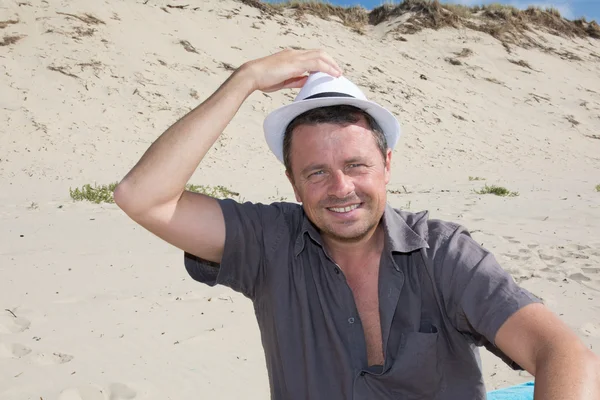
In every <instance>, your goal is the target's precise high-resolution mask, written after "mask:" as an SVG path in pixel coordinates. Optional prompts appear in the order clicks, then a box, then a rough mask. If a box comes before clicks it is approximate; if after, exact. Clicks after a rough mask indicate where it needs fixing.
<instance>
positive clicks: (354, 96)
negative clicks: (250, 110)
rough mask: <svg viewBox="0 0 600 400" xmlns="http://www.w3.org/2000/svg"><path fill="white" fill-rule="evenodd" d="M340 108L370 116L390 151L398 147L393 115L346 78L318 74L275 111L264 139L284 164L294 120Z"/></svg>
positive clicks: (271, 115)
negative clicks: (285, 138)
mask: <svg viewBox="0 0 600 400" xmlns="http://www.w3.org/2000/svg"><path fill="white" fill-rule="evenodd" d="M340 104H345V105H351V106H355V107H358V108H360V109H362V110H364V111H365V112H367V113H368V114H369V115H371V116H372V117H373V119H375V121H377V123H378V124H379V126H380V127H381V129H382V130H383V133H384V135H385V137H386V140H387V144H388V147H390V148H392V149H393V148H394V146H396V143H397V142H398V138H399V137H400V133H401V128H400V123H399V122H398V120H397V119H396V117H395V116H394V115H393V114H392V113H391V112H389V111H388V110H386V109H385V108H383V107H382V106H380V105H379V104H377V103H374V102H373V101H370V100H368V99H367V97H366V96H365V95H364V93H363V92H362V91H361V90H360V89H359V88H358V86H356V85H355V84H354V83H352V82H350V81H349V80H348V79H346V78H345V77H343V76H340V77H339V78H335V77H333V76H331V75H328V74H326V73H323V72H315V73H312V74H310V75H309V77H308V79H307V81H306V83H305V84H304V86H303V87H302V89H301V90H300V93H298V95H297V96H296V98H295V99H294V101H293V102H292V103H291V104H288V105H285V106H283V107H280V108H278V109H276V110H274V111H273V112H271V113H270V114H269V115H267V117H266V118H265V121H264V124H263V129H264V132H265V139H266V140H267V144H268V145H269V148H270V149H271V151H272V152H273V154H275V156H276V157H277V159H278V160H279V161H280V162H281V163H283V136H284V134H285V130H286V128H287V126H288V125H289V123H290V122H292V120H293V119H294V118H296V117H297V116H298V115H300V114H302V113H304V112H306V111H308V110H312V109H313V108H319V107H326V106H334V105H340Z"/></svg>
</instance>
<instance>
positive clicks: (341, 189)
mask: <svg viewBox="0 0 600 400" xmlns="http://www.w3.org/2000/svg"><path fill="white" fill-rule="evenodd" d="M353 191H354V182H353V180H352V178H351V177H350V176H348V175H346V174H344V172H343V171H336V172H335V173H333V174H332V175H331V182H330V184H329V195H330V196H335V197H338V198H344V197H346V196H348V195H349V194H350V193H352V192H353Z"/></svg>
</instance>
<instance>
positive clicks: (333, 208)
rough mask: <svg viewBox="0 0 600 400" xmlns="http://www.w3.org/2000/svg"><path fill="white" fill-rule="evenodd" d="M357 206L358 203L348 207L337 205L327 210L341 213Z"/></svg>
mask: <svg viewBox="0 0 600 400" xmlns="http://www.w3.org/2000/svg"><path fill="white" fill-rule="evenodd" d="M358 206H359V204H354V205H351V206H348V207H342V208H338V207H332V208H330V209H329V210H331V211H333V212H338V213H343V212H350V211H352V210H355V209H357V208H358Z"/></svg>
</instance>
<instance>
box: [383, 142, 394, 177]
mask: <svg viewBox="0 0 600 400" xmlns="http://www.w3.org/2000/svg"><path fill="white" fill-rule="evenodd" d="M384 167H385V172H384V174H385V184H386V185H387V184H388V183H389V182H390V178H391V177H392V149H389V148H388V149H387V152H386V154H385V166H384Z"/></svg>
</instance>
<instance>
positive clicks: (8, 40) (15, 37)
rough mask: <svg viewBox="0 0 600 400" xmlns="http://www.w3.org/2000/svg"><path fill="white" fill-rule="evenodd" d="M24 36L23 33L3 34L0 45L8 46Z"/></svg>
mask: <svg viewBox="0 0 600 400" xmlns="http://www.w3.org/2000/svg"><path fill="white" fill-rule="evenodd" d="M24 37H25V36H23V35H12V36H10V35H9V36H4V38H3V39H2V41H0V46H10V45H11V44H15V43H17V42H18V41H19V40H21V39H23V38H24Z"/></svg>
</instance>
